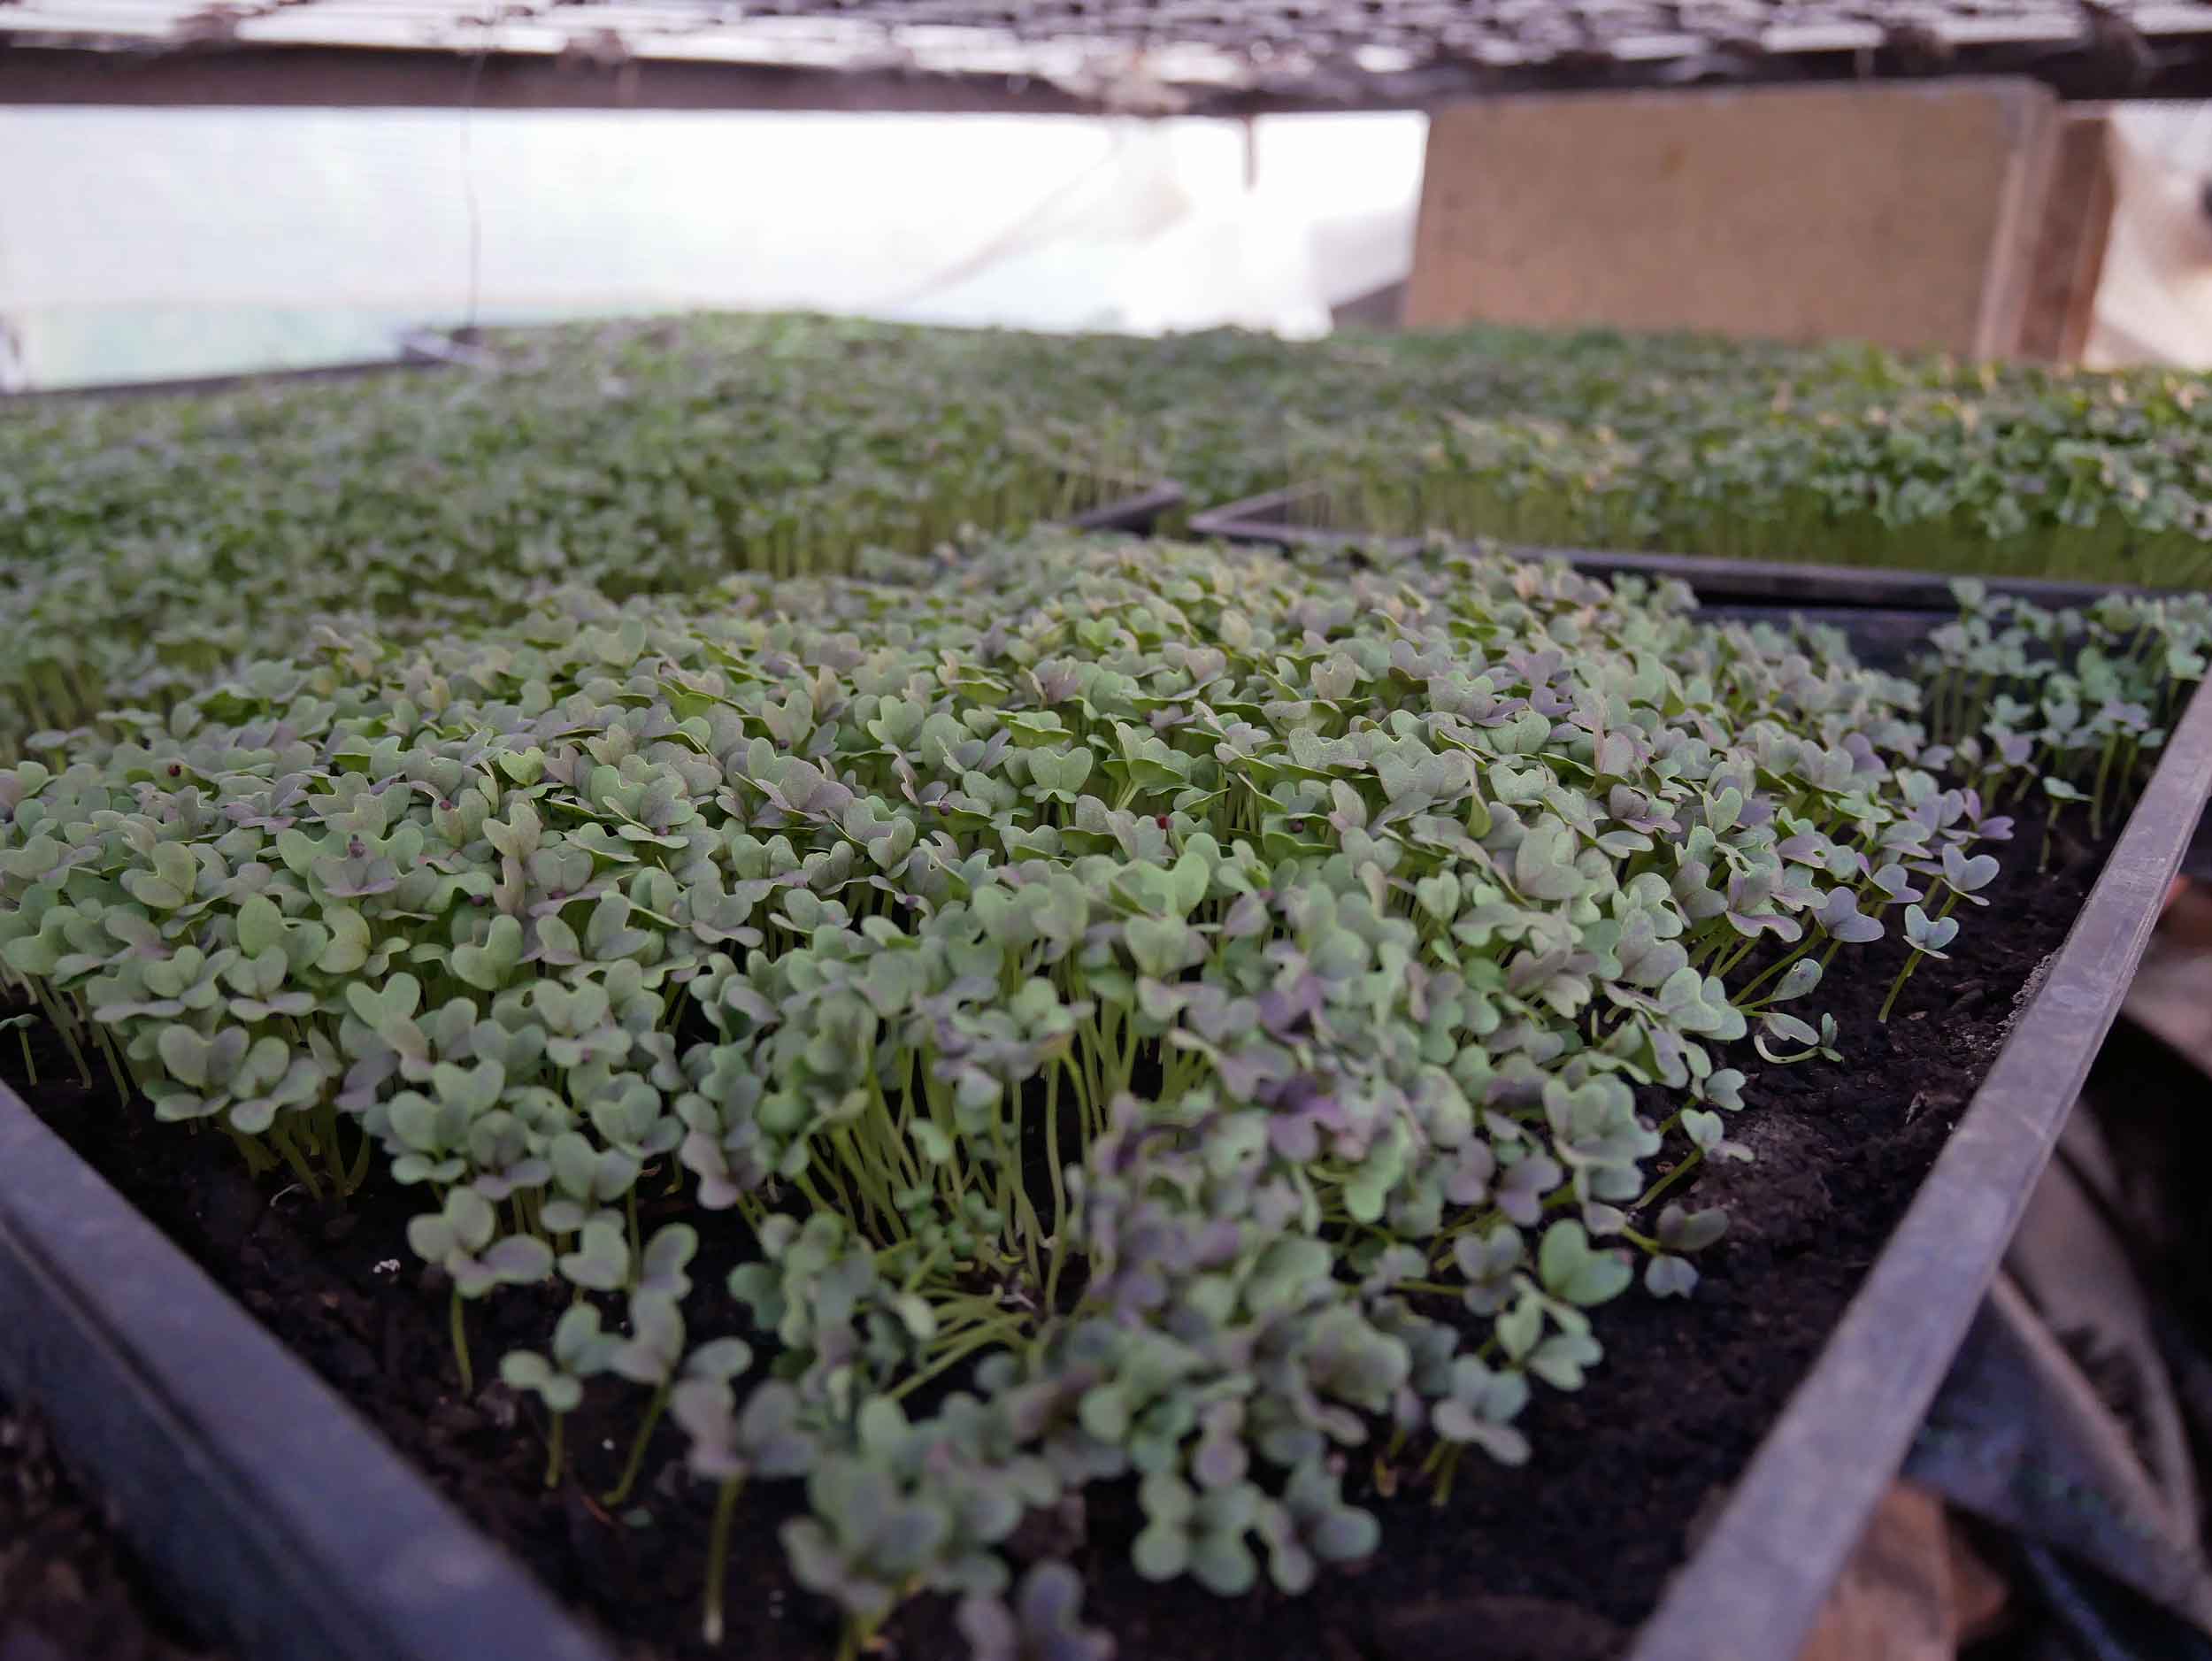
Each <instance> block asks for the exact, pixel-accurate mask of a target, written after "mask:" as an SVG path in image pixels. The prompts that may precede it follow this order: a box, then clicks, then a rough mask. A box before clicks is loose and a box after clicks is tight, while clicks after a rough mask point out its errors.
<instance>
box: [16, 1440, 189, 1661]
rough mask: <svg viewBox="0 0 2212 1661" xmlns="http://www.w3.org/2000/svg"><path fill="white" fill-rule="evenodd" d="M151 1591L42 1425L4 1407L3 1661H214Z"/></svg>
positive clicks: (157, 1594)
mask: <svg viewBox="0 0 2212 1661" xmlns="http://www.w3.org/2000/svg"><path fill="white" fill-rule="evenodd" d="M217 1654H218V1652H217V1651H216V1650H214V1649H211V1648H208V1647H206V1646H204V1645H202V1644H200V1643H198V1642H195V1640H194V1639H193V1638H192V1636H191V1634H190V1633H189V1631H188V1628H187V1627H186V1626H184V1625H183V1624H182V1623H180V1621H179V1620H178V1619H176V1617H175V1615H174V1614H173V1611H171V1610H170V1609H169V1607H168V1605H167V1603H166V1602H165V1600H164V1599H163V1598H162V1597H161V1596H160V1594H159V1593H158V1592H157V1591H156V1590H155V1589H154V1588H152V1587H150V1585H149V1584H148V1583H147V1581H146V1580H145V1578H144V1577H143V1575H142V1573H141V1572H140V1570H139V1567H138V1565H137V1564H136V1563H135V1562H134V1560H133V1559H132V1557H131V1555H130V1553H129V1552H128V1550H127V1549H125V1548H124V1546H123V1545H122V1543H121V1542H119V1540H117V1538H116V1537H115V1533H114V1531H113V1530H112V1529H111V1528H110V1527H109V1526H108V1523H107V1519H106V1518H105V1517H104V1516H103V1515H102V1513H101V1511H100V1508H99V1506H98V1505H96V1503H93V1501H92V1500H91V1499H90V1497H88V1496H87V1495H86V1494H84V1493H83V1492H82V1491H81V1489H79V1488H78V1487H77V1486H76V1484H75V1483H74V1482H73V1480H71V1479H70V1476H69V1473H67V1472H66V1471H65V1470H64V1469H63V1468H62V1466H61V1464H60V1462H59V1461H58V1459H57V1458H56V1457H55V1454H54V1450H53V1447H52V1445H51V1444H50V1442H48V1440H47V1437H46V1431H45V1426H43V1425H42V1424H41V1423H40V1421H39V1420H38V1419H36V1418H35V1416H33V1415H31V1414H29V1413H27V1412H19V1411H12V1410H11V1409H10V1408H9V1407H8V1405H7V1403H4V1402H0V1661H214V1657H216V1656H217Z"/></svg>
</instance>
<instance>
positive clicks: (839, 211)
mask: <svg viewBox="0 0 2212 1661" xmlns="http://www.w3.org/2000/svg"><path fill="white" fill-rule="evenodd" d="M1424 135H1425V122H1424V120H1423V119H1422V118H1420V117H1418V116H1382V117H1329V116H1324V117H1295V118H1292V117H1285V118H1271V119H1266V120H1263V121H1262V122H1260V123H1259V124H1258V125H1257V127H1256V134H1255V137H1254V139H1253V152H1254V156H1255V158H1256V174H1255V175H1254V179H1255V181H1256V182H1254V183H1253V184H1252V185H1251V186H1250V187H1249V188H1248V176H1247V169H1248V156H1247V135H1246V130H1245V128H1244V127H1241V126H1240V125H1237V124H1233V123H1223V122H1203V121H1169V122H1161V123H1143V122H1137V121H1109V120H1087V119H1065V118H1063V119H1054V118H1038V117H980V116H971V117H934V118H933V117H914V116H846V115H819V116H805V115H680V114H636V115H630V114H572V113H557V114H534V113H532V114H516V113H510V112H497V113H494V112H481V113H477V114H473V115H470V114H464V113H462V112H376V113H362V112H321V111H235V110H219V111H181V112H180V111H152V112H118V111H98V110H92V111H30V110H0V336H7V337H12V353H13V358H14V363H13V367H12V373H11V371H10V369H9V366H8V365H7V363H6V361H5V355H6V350H7V349H5V348H0V374H4V375H9V377H10V378H11V379H12V380H14V381H18V382H23V383H28V384H35V385H40V384H42V385H56V384H65V383H68V382H73V381H104V380H120V379H136V378H150V377H158V376H163V375H184V374H195V373H218V372H221V371H226V370H231V369H238V368H246V367H257V366H279V365H300V364H308V363H314V362H319V361H330V360H334V359H342V358H355V357H365V356H379V355H381V354H383V353H384V352H386V351H388V350H389V346H390V342H391V339H392V336H393V335H394V333H395V332H396V330H397V329H398V328H400V327H404V326H407V325H410V324H416V323H449V322H457V321H461V320H464V319H465V318H466V317H467V315H468V314H469V312H470V310H471V296H472V292H473V294H474V296H475V311H476V315H477V316H478V318H479V319H480V320H481V321H485V322H498V321H526V320H536V319H548V318H557V317H575V316H591V315H604V314H608V313H616V312H635V311H660V310H671V309H686V308H693V307H703V306H723V307H741V308H761V307H786V306H797V307H806V308H810V309H816V310H823V311H840V312H849V313H855V314H861V315H872V316H881V317H903V318H911V319H922V320H938V321H947V322H964V323H1000V324H1008V325H1015V326H1024V327H1040V328H1105V329H1125V330H1133V331H1157V330H1164V329H1171V328H1189V327H1206V326H1210V325H1213V324H1219V323H1238V324H1245V325H1248V326H1252V327H1263V328H1275V329H1280V330H1283V331H1285V332H1288V333H1309V332H1318V331H1319V330H1321V329H1324V328H1325V327H1327V320H1328V308H1329V305H1330V304H1332V303H1333V302H1335V301H1340V300H1342V299H1345V298H1348V297H1349V296H1352V295H1354V294H1356V293H1358V292H1360V291H1361V290H1362V289H1363V288H1371V287H1373V286H1375V283H1376V282H1377V281H1388V280H1389V278H1390V277H1391V276H1393V275H1402V274H1403V272H1404V270H1405V268H1406V265H1407V264H1408V263H1409V260H1410V250H1411V239H1412V222H1413V211H1414V203H1415V198H1416V196H1417V190H1418V187H1419V176H1420V166H1421V149H1422V143H1423V139H1424ZM472 242H473V245H474V250H475V255H474V258H473V260H472ZM472 265H473V267H474V275H473V278H472ZM1383 268H1392V269H1389V270H1386V272H1385V274H1384V275H1382V276H1381V277H1379V278H1378V277H1377V275H1376V273H1377V271H1378V270H1381V269H1383Z"/></svg>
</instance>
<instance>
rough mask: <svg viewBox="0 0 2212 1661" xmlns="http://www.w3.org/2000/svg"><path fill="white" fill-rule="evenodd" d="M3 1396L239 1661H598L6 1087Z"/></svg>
mask: <svg viewBox="0 0 2212 1661" xmlns="http://www.w3.org/2000/svg"><path fill="white" fill-rule="evenodd" d="M0 1388H4V1389H5V1390H6V1392H7V1393H8V1395H9V1396H12V1398H14V1399H16V1400H18V1401H21V1402H26V1403H30V1404H31V1405H33V1406H35V1407H36V1408H37V1410H38V1411H39V1412H40V1413H41V1414H42V1416H43V1417H44V1418H45V1419H47V1420H48V1421H49V1422H50V1424H51V1425H52V1426H53V1430H54V1435H55V1438H56V1441H57V1442H58V1445H59V1446H60V1448H61V1450H62V1451H63V1453H64V1454H65V1457H67V1458H68V1459H69V1461H70V1462H71V1463H72V1464H73V1465H75V1466H76V1467H77V1468H79V1469H80V1470H82V1471H84V1472H86V1473H88V1475H89V1477H90V1479H91V1480H92V1484H93V1486H94V1487H96V1488H97V1489H98V1491H99V1492H100V1494H101V1495H102V1496H103V1497H104V1499H105V1500H106V1501H107V1502H108V1503H109V1505H110V1507H111V1511H113V1513H114V1516H115V1519H116V1522H117V1526H119V1529H120V1530H121V1532H122V1533H123V1534H124V1535H125V1537H126V1538H127V1539H128V1540H129V1541H130V1542H132V1544H133V1545H134V1546H135V1547H136V1548H137V1549H138V1551H139V1553H140V1554H141V1556H142V1557H143V1558H144V1559H145V1561H146V1562H147V1563H148V1565H150V1567H151V1569H152V1571H153V1573H155V1575H156V1576H157V1578H158V1579H160V1580H162V1581H163V1583H164V1587H165V1590H166V1591H167V1592H168V1593H169V1595H170V1596H172V1597H173V1599H174V1600H175V1601H176V1603H178V1605H179V1607H180V1608H183V1609H187V1610H189V1611H191V1612H192V1613H193V1615H194V1616H195V1617H196V1619H198V1620H199V1622H200V1623H201V1624H202V1625H203V1626H205V1627H206V1628H207V1629H208V1630H209V1631H211V1633H214V1634H218V1635H219V1636H221V1637H222V1638H224V1639H226V1640H227V1642H229V1643H230V1644H231V1645H232V1646H234V1649H236V1651H237V1653H238V1654H239V1655H240V1656H241V1657H245V1658H246V1661H611V1652H610V1651H609V1650H608V1649H605V1648H604V1647H603V1645H602V1644H601V1643H600V1642H599V1641H598V1640H597V1639H596V1638H595V1637H593V1636H591V1635H589V1634H587V1633H586V1632H585V1630H584V1629H583V1628H582V1627H581V1626H578V1625H577V1624H576V1623H575V1622H573V1621H572V1620H571V1619H569V1617H568V1616H567V1615H566V1614H565V1612H564V1611H562V1610H561V1609H560V1608H559V1607H558V1606H557V1604H556V1603H555V1602H554V1601H553V1599H552V1598H551V1597H550V1596H549V1595H548V1594H547V1593H546V1592H545V1591H543V1590H542V1589H541V1588H540V1587H539V1586H538V1584H537V1583H536V1581H534V1580H533V1579H532V1578H531V1577H530V1576H529V1575H528V1574H527V1573H525V1572H524V1571H523V1570H522V1569H521V1568H520V1567H518V1565H515V1564H514V1563H512V1562H511V1561H510V1560H509V1559H508V1558H507V1557H506V1556H505V1555H504V1554H503V1553H502V1552H501V1551H500V1550H499V1549H497V1548H495V1547H494V1546H493V1545H492V1544H491V1543H490V1542H488V1541H486V1540H485V1539H484V1538H483V1537H482V1536H481V1535H480V1534H477V1532H476V1531H475V1530H474V1529H473V1528H472V1527H471V1526H469V1525H468V1524H466V1523H465V1522H464V1521H463V1520H462V1519H461V1518H460V1517H459V1516H458V1515H457V1513H456V1512H455V1511H453V1510H452V1509H451V1508H450V1507H449V1506H448V1505H447V1504H446V1503H445V1502H444V1501H443V1500H442V1499H441V1498H439V1497H438V1496H436V1495H435V1494H434V1493H433V1492H432V1491H431V1490H430V1488H429V1487H428V1486H427V1484H426V1483H425V1482H424V1480H422V1479H421V1478H420V1477H419V1476H418V1475H416V1474H415V1473H414V1472H413V1470H412V1469H411V1468H410V1467H409V1466H408V1465H406V1463H405V1462H403V1460H402V1459H401V1458H400V1457H398V1456H397V1455H396V1454H395V1453H394V1452H393V1451H392V1450H390V1449H388V1447H386V1446H385V1444H384V1443H383V1442H381V1441H380V1440H379V1439H378V1437H377V1436H376V1435H375V1434H373V1433H372V1432H371V1431H370V1430H369V1429H368V1427H367V1426H365V1425H364V1424H363V1423H362V1422H361V1420H360V1419H357V1417H356V1416H355V1415H354V1413H353V1411H352V1410H351V1409H349V1408H348V1407H347V1406H346V1405H345V1404H344V1403H342V1402H341V1401H340V1400H339V1399H338V1397H337V1396H334V1394H333V1393H332V1392H331V1391H330V1390H329V1389H328V1388H326V1386H325V1385H324V1384H323V1383H322V1382H321V1380H319V1379H317V1378H316V1377H315V1376H314V1375H313V1374H312V1373H310V1372H309V1371H308V1370H307V1368H306V1367H305V1366H304V1365H302V1364H301V1363H300V1362H298V1361H296V1360H295V1359H294V1358H293V1357H292V1356H291V1355H290V1354H289V1353H288V1351H287V1350H285V1349H284V1348H283V1347H282V1346H281V1345H280V1344H279V1343H278V1342H276V1340H275V1339H273V1338H272V1337H271V1336H270V1335H269V1334H267V1333H266V1332H265V1331H263V1330H262V1328H261V1327H260V1326H258V1325H257V1323H256V1322H255V1321H254V1320H253V1319H251V1318H250V1316H248V1315H247V1314H246V1313H245V1311H242V1310H241V1309H240V1308H239V1307H238V1306H237V1305H236V1304H235V1303H232V1302H231V1300H230V1299H229V1298H228V1297H227V1296H225V1295H224V1294H223V1293H222V1292H221V1291H220V1290H219V1288H217V1287H216V1286H215V1284H214V1282H213V1281H211V1280H209V1279H208V1278H207V1276H206V1275H205V1274H204V1273H202V1272H201V1270H200V1269H199V1268H198V1267H197V1266H196V1265H194V1264H193V1263H191V1262H190V1261H189V1260H188V1259H187V1258H186V1257H185V1256H184V1255H183V1254H182V1253H181V1252H180V1251H179V1250H177V1249H176V1248H175V1247H174V1246H173V1245H171V1244H170V1243H169V1242H168V1241H167V1240H166V1239H165V1238H164V1237H163V1235H162V1234H160V1233H159V1232H158V1231H157V1229H155V1227H153V1225H152V1224H150V1223H149V1222H148V1221H147V1220H146V1219H144V1218H143V1217H142V1216H141V1215H140V1214H139V1213H138V1212H137V1211H135V1210H134V1209H133V1207H132V1206H131V1205H129V1204H128V1203H127V1202H126V1201H125V1200H124V1199H123V1198H122V1196H119V1195H118V1194H117V1193H116V1192H115V1190H114V1189H112V1188H110V1187H108V1185H107V1184H106V1183H105V1182H104V1181H102V1180H100V1178H99V1177H98V1176H97V1175H96V1174H95V1173H94V1172H93V1171H92V1169H91V1167H90V1166H88V1165H86V1164H85V1163H84V1161H83V1160H81V1159H80V1158H79V1157H77V1155H76V1154H75V1153H74V1152H73V1151H72V1150H71V1149H70V1148H69V1147H68V1146H67V1144H65V1142H63V1141H62V1140H61V1139H60V1138H59V1137H58V1136H57V1135H55V1134H54V1133H53V1132H52V1131H50V1130H49V1129H48V1128H47V1127H45V1126H44V1125H43V1124H42V1123H41V1122H40V1121H39V1119H38V1118H37V1116H36V1115H35V1114H34V1113H33V1112H32V1111H31V1110H30V1108H29V1107H28V1106H27V1105H26V1104H25V1103H24V1102H23V1100H22V1098H21V1097H19V1096H16V1095H15V1094H14V1093H13V1092H12V1091H11V1090H9V1089H8V1088H6V1087H5V1086H0Z"/></svg>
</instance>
